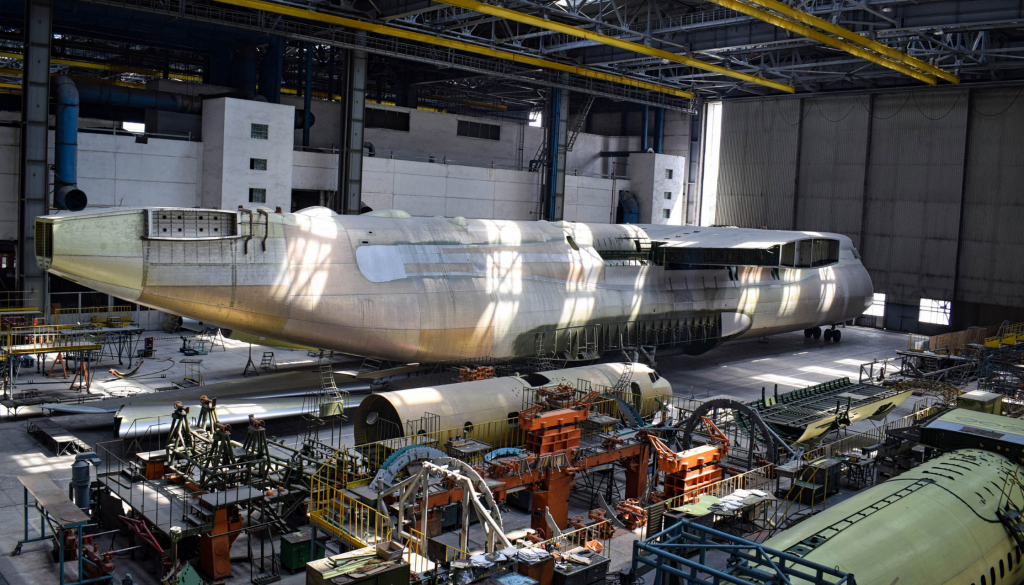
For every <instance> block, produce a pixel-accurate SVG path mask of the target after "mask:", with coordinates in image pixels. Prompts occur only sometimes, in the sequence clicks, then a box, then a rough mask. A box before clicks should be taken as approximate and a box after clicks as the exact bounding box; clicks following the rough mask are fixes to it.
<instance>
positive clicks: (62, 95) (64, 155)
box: [53, 75, 89, 211]
mask: <svg viewBox="0 0 1024 585" xmlns="http://www.w3.org/2000/svg"><path fill="white" fill-rule="evenodd" d="M53 95H54V98H55V99H56V101H57V128H56V131H55V132H54V139H55V140H54V147H53V162H54V165H53V167H54V169H53V174H54V185H53V187H54V189H53V202H54V204H55V205H56V206H57V209H66V210H68V211H81V210H83V209H85V206H86V204H88V202H89V198H88V197H86V195H85V192H84V191H82V190H81V189H79V188H78V103H79V95H78V88H77V87H75V82H74V81H71V78H70V77H68V76H66V75H57V76H56V77H54V78H53Z"/></svg>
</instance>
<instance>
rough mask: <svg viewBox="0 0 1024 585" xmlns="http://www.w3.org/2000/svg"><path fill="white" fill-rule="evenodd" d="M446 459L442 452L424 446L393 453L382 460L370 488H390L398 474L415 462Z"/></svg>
mask: <svg viewBox="0 0 1024 585" xmlns="http://www.w3.org/2000/svg"><path fill="white" fill-rule="evenodd" d="M441 457H446V455H445V454H444V452H443V451H440V450H438V449H435V448H433V447H427V446H426V445H409V446H408V447H402V448H401V449H399V450H397V451H395V452H394V453H392V454H391V455H389V456H388V458H387V459H385V460H384V463H382V464H381V466H380V469H378V470H377V474H376V475H374V476H373V481H371V482H370V487H371V488H372V489H374V490H376V491H378V492H379V491H383V490H384V489H386V488H389V487H391V484H393V483H394V482H395V478H396V477H398V474H399V473H400V472H401V471H402V470H403V469H405V468H406V467H408V466H409V465H410V464H412V463H416V462H417V461H428V460H433V459H438V458H441Z"/></svg>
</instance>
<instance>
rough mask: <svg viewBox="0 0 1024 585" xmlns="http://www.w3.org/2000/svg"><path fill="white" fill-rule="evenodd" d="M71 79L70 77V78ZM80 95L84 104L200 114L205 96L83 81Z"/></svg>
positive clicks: (79, 88) (79, 89) (79, 90)
mask: <svg viewBox="0 0 1024 585" xmlns="http://www.w3.org/2000/svg"><path fill="white" fill-rule="evenodd" d="M68 81H70V79H69V80H68ZM78 95H79V97H80V98H81V101H82V103H83V104H98V105H105V106H117V107H122V108H141V109H144V110H160V111H162V112H181V113H183V114H200V113H202V111H203V97H202V96H191V95H184V94H180V93H171V92H168V91H155V90H151V89H133V88H130V87H121V86H119V85H105V84H99V83H82V84H80V85H79V86H78Z"/></svg>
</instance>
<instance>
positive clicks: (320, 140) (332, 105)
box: [281, 95, 341, 148]
mask: <svg viewBox="0 0 1024 585" xmlns="http://www.w3.org/2000/svg"><path fill="white" fill-rule="evenodd" d="M281 103H282V104H285V105H289V106H294V107H295V110H296V111H298V110H301V109H302V108H303V107H305V103H304V102H303V101H302V98H301V97H296V96H293V95H282V96H281ZM309 109H310V110H311V111H312V112H313V117H314V118H315V120H314V122H313V126H312V127H310V129H309V146H310V147H312V148H338V147H339V144H340V142H341V103H339V102H329V101H326V100H318V99H314V100H313V101H312V105H311V106H310V108H309ZM295 146H302V128H301V127H300V128H298V129H296V130H295Z"/></svg>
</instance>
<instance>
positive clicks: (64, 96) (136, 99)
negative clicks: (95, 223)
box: [52, 75, 203, 211]
mask: <svg viewBox="0 0 1024 585" xmlns="http://www.w3.org/2000/svg"><path fill="white" fill-rule="evenodd" d="M52 83H53V95H54V99H55V100H56V102H57V127H56V129H55V131H54V148H53V162H54V165H53V167H54V171H53V172H54V185H53V187H54V189H53V202H54V205H55V206H56V207H57V208H58V209H66V210H68V211H81V210H83V209H85V206H86V204H87V203H88V202H89V198H88V197H86V195H85V192H84V191H82V190H81V189H79V188H78V110H79V104H80V103H89V104H100V105H107V106H117V107H122V108H142V109H146V110H161V111H165V112H183V113H190V114H191V113H200V112H202V111H203V99H202V98H201V97H198V96H187V95H182V94H177V93H168V92H165V91H152V90H146V89H130V88H127V87H120V86H117V85H101V84H95V83H86V84H83V85H82V86H81V87H78V86H76V85H75V82H74V81H72V80H71V78H70V77H68V76H66V75H56V76H54V78H53V82H52Z"/></svg>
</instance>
